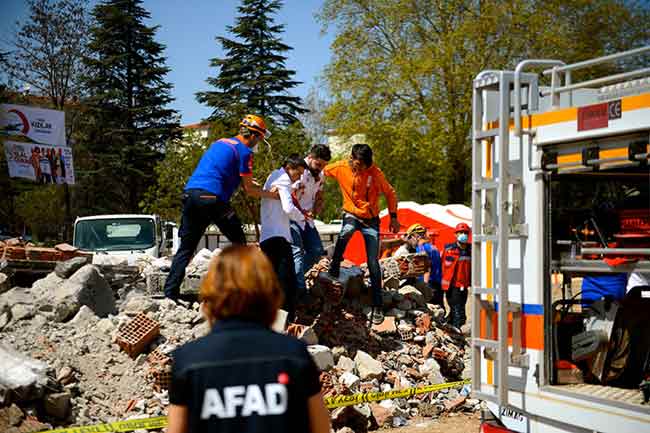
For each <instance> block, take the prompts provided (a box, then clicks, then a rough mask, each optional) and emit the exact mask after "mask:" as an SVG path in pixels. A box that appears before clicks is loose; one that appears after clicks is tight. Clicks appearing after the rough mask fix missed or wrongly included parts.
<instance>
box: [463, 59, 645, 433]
mask: <svg viewBox="0 0 650 433" xmlns="http://www.w3.org/2000/svg"><path fill="white" fill-rule="evenodd" d="M612 66H613V67H612ZM647 66H650V46H647V47H642V48H638V49H635V50H631V51H627V52H622V53H617V54H613V55H609V56H605V57H601V58H597V59H592V60H586V61H583V62H580V63H576V64H565V63H564V62H562V61H560V60H547V59H532V60H526V61H522V62H521V63H519V64H518V65H517V67H516V68H515V70H513V71H500V70H487V71H484V72H481V73H480V74H479V75H478V76H477V77H476V79H475V80H474V82H473V126H472V129H473V131H472V140H473V161H472V172H473V175H472V211H473V215H472V223H473V224H472V227H473V237H472V248H473V249H472V292H471V303H472V317H473V319H472V338H471V350H472V390H473V394H474V396H475V397H476V398H480V399H483V400H485V401H486V402H487V406H488V408H489V411H490V412H491V415H492V418H493V419H491V420H487V419H486V420H485V421H484V422H483V423H482V425H481V429H482V431H483V432H497V431H517V432H531V433H532V432H615V433H640V432H650V404H648V399H650V380H649V379H650V287H649V286H648V285H647V284H648V276H650V171H649V165H648V161H649V155H650V145H649V139H650V68H648V67H647ZM544 68H546V70H543V69H544ZM541 70H543V72H541V73H534V72H531V71H541ZM597 71H610V72H607V73H602V74H600V75H598V74H597ZM611 71H614V72H611ZM572 78H581V81H578V80H573V79H572ZM543 84H546V85H543Z"/></svg>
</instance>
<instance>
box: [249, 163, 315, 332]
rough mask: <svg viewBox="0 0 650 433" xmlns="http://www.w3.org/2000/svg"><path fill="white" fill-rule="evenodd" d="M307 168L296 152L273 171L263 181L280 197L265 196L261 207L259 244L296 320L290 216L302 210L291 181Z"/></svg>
mask: <svg viewBox="0 0 650 433" xmlns="http://www.w3.org/2000/svg"><path fill="white" fill-rule="evenodd" d="M305 168H307V164H306V163H305V160H304V159H302V158H301V157H300V156H299V155H298V154H297V153H294V154H292V155H290V156H289V157H288V158H287V159H285V161H284V164H283V165H282V167H281V168H279V169H277V170H275V171H273V172H272V173H271V174H270V175H269V177H268V178H267V179H266V183H265V184H264V190H266V191H270V190H272V189H273V188H275V189H277V192H278V194H279V196H280V200H271V199H268V198H262V205H261V211H260V213H261V220H262V232H261V234H260V248H261V249H262V251H263V252H264V254H266V256H267V257H268V258H269V260H270V261H271V263H272V264H273V269H275V272H276V274H277V275H278V280H279V281H280V284H281V285H282V288H283V289H284V297H285V299H284V309H285V310H286V311H287V312H288V313H289V316H288V318H287V320H289V321H293V319H294V316H295V312H296V273H295V269H294V266H293V255H292V252H291V229H290V228H289V218H295V217H297V216H298V215H299V214H302V213H301V211H300V210H299V209H298V208H297V207H296V205H295V204H294V201H293V197H292V195H291V193H292V185H293V184H294V183H295V182H296V181H297V180H298V179H300V176H302V174H303V172H304V171H305Z"/></svg>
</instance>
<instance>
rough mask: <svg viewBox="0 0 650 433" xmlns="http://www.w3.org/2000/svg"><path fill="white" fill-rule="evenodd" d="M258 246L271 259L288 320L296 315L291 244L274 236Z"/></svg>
mask: <svg viewBox="0 0 650 433" xmlns="http://www.w3.org/2000/svg"><path fill="white" fill-rule="evenodd" d="M260 248H261V249H262V251H263V252H264V254H266V257H268V259H269V260H270V261H271V264H272V265H273V269H275V273H276V274H277V275H278V280H279V281H280V285H281V286H282V288H283V290H284V306H283V308H284V310H286V311H287V313H289V314H288V317H287V320H288V321H289V322H293V320H294V319H295V317H296V292H297V286H298V281H297V279H296V270H295V266H294V262H293V252H292V250H291V244H290V243H289V241H288V240H286V239H285V238H283V237H280V236H276V237H272V238H269V239H266V240H264V241H262V242H260Z"/></svg>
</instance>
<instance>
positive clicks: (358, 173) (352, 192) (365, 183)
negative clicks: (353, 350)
mask: <svg viewBox="0 0 650 433" xmlns="http://www.w3.org/2000/svg"><path fill="white" fill-rule="evenodd" d="M323 174H324V175H325V176H327V177H331V178H333V179H336V181H337V182H338V184H339V189H340V190H341V195H342V196H343V212H344V213H343V224H342V226H341V232H340V234H339V237H338V239H337V241H336V246H335V247H334V254H333V256H332V262H331V264H330V269H329V275H330V277H332V278H338V277H339V272H340V270H341V261H342V260H343V253H344V252H345V247H347V245H348V242H349V241H350V238H352V235H353V234H354V232H356V231H360V232H361V234H362V235H363V241H364V243H365V246H366V259H367V263H368V270H369V271H370V284H371V286H372V287H371V288H372V304H373V305H372V312H371V320H372V322H373V323H374V324H380V323H382V322H383V321H384V312H383V310H382V306H383V300H382V293H381V268H380V267H379V194H383V195H384V197H386V201H387V202H388V212H389V213H390V230H391V231H392V232H393V233H397V232H399V229H400V224H399V221H398V220H397V194H396V193H395V190H394V189H393V187H392V186H391V184H390V183H388V181H387V180H386V178H385V177H384V173H383V172H382V171H381V170H380V169H379V167H377V166H376V165H374V164H373V162H372V149H371V148H370V146H368V145H367V144H355V145H354V146H352V153H351V155H350V159H349V160H348V161H345V160H343V161H337V162H334V163H331V164H329V165H327V166H326V167H325V169H324V170H323Z"/></svg>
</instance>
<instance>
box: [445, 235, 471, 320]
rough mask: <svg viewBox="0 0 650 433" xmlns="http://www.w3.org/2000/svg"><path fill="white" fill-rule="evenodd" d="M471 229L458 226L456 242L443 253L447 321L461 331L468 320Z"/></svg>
mask: <svg viewBox="0 0 650 433" xmlns="http://www.w3.org/2000/svg"><path fill="white" fill-rule="evenodd" d="M470 231H471V230H470V228H469V226H468V225H467V224H465V223H459V224H458V225H457V226H456V230H455V232H456V242H454V243H453V244H447V245H445V249H444V251H443V252H442V280H441V286H442V290H443V291H444V292H445V296H446V298H447V303H448V304H449V309H450V312H449V317H448V318H447V321H448V322H449V323H451V325H453V326H454V327H456V328H458V329H459V330H460V328H461V326H463V325H464V324H465V322H466V320H467V317H466V315H465V304H466V303H467V295H468V290H469V287H470V284H471V277H472V273H471V271H472V248H471V245H470V244H469V234H470Z"/></svg>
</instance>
